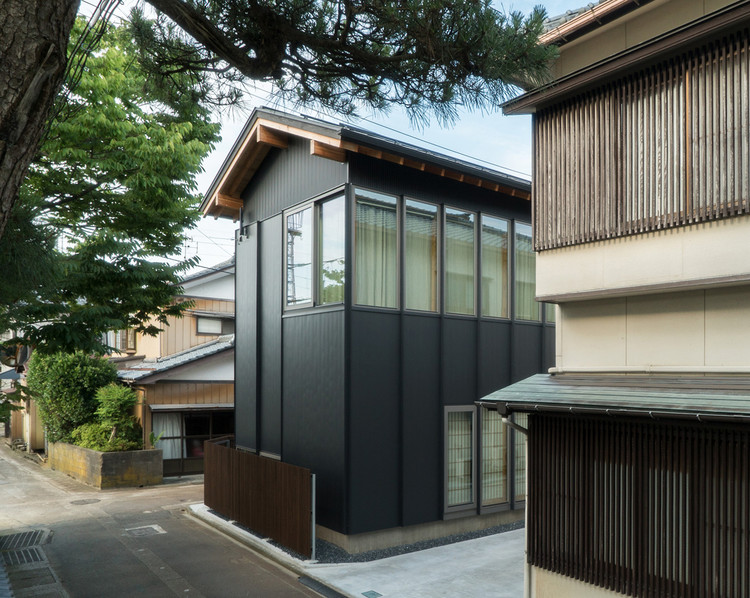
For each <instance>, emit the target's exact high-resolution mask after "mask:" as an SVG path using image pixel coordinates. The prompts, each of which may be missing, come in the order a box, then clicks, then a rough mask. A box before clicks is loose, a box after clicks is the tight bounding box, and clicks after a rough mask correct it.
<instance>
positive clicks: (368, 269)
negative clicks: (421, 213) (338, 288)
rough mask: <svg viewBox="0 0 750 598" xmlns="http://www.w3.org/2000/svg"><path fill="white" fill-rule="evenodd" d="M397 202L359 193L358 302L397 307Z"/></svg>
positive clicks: (356, 264) (380, 194)
mask: <svg viewBox="0 0 750 598" xmlns="http://www.w3.org/2000/svg"><path fill="white" fill-rule="evenodd" d="M396 206H397V200H396V198H395V197H393V196H391V195H384V194H382V193H374V192H372V191H364V190H362V189H358V190H357V192H356V225H355V231H354V238H355V255H356V258H355V259H356V262H355V278H356V285H355V301H356V303H359V304H361V305H373V306H377V307H398V300H397V299H398V259H397V257H398V234H397V232H398V230H397V222H398V218H397V212H396Z"/></svg>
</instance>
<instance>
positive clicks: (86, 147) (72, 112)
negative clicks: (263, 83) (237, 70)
mask: <svg viewBox="0 0 750 598" xmlns="http://www.w3.org/2000/svg"><path fill="white" fill-rule="evenodd" d="M82 28H83V23H82V21H78V22H77V24H76V26H75V28H74V32H73V36H72V38H71V47H72V46H73V45H74V43H75V41H76V39H77V36H78V35H80V32H81V30H82ZM71 76H73V75H71ZM175 79H176V80H179V79H180V76H179V75H175ZM69 87H72V84H71V85H69ZM181 88H182V91H183V92H184V93H182V94H180V95H179V96H176V95H173V94H171V93H170V91H169V90H165V89H164V88H163V87H160V86H158V85H155V84H154V81H152V80H151V79H150V78H149V77H148V76H147V75H146V74H145V73H144V72H143V71H142V70H141V69H140V68H139V63H138V61H137V60H136V57H135V54H134V51H133V47H132V43H131V40H130V38H129V37H128V35H127V32H126V31H125V30H124V29H118V28H115V27H110V28H109V29H108V30H107V32H106V34H105V35H104V36H103V38H102V40H101V42H100V44H99V46H98V49H97V50H96V51H95V52H91V54H90V56H88V59H87V61H86V66H85V69H84V70H83V72H82V73H81V76H80V81H79V82H78V84H77V85H76V87H75V91H74V93H70V94H67V97H63V96H61V97H60V98H58V104H57V106H56V114H57V116H56V118H55V119H54V120H53V121H52V123H51V126H50V130H49V133H48V135H47V137H46V139H45V141H44V144H43V145H42V147H41V150H40V152H39V154H38V155H37V157H36V159H35V161H34V162H33V163H32V165H31V168H30V171H29V175H28V177H27V180H26V183H25V184H24V186H23V187H22V189H21V196H20V201H19V202H18V203H17V204H16V206H15V208H14V210H13V216H12V218H11V220H10V222H9V224H8V227H7V234H6V235H5V236H4V237H3V238H2V239H0V255H1V256H3V257H2V259H0V279H2V280H3V281H7V283H8V284H7V285H6V284H3V285H2V286H0V305H2V307H0V330H5V329H15V330H17V331H19V336H20V337H21V338H22V339H23V341H24V342H26V343H27V344H32V345H35V346H36V347H37V350H39V351H43V352H50V353H52V352H56V351H73V350H76V349H82V350H85V351H88V352H102V351H104V350H105V349H106V347H104V346H103V344H102V333H103V332H105V331H108V330H116V329H124V328H134V329H136V330H138V331H140V332H145V333H147V334H156V333H157V332H158V331H159V329H160V328H159V326H160V324H161V323H164V322H165V321H166V318H167V316H168V315H172V314H174V315H177V314H180V313H182V311H183V310H184V308H185V307H186V304H185V303H181V302H175V297H176V295H177V294H178V293H179V292H180V289H179V286H178V285H177V282H178V280H179V277H180V274H181V273H182V272H184V270H185V269H186V268H188V267H189V266H190V265H191V263H192V262H183V263H180V264H177V265H173V264H169V263H166V262H165V261H163V260H159V259H155V258H157V256H168V255H171V254H174V253H176V252H178V251H179V247H180V245H181V243H182V240H183V234H184V231H185V229H186V228H189V227H191V226H193V225H194V224H195V222H196V219H197V218H198V213H197V204H198V198H197V196H196V195H195V194H194V192H195V176H196V175H197V173H198V172H200V168H201V166H200V165H201V160H202V159H203V157H204V156H205V155H206V154H207V153H208V151H209V150H210V149H211V147H212V146H213V144H214V143H215V142H216V140H217V139H218V126H217V125H215V124H212V123H211V122H210V118H209V111H208V108H207V106H206V105H205V103H204V102H202V100H201V96H200V91H199V90H198V89H197V88H196V90H195V91H191V90H190V83H189V82H184V84H181Z"/></svg>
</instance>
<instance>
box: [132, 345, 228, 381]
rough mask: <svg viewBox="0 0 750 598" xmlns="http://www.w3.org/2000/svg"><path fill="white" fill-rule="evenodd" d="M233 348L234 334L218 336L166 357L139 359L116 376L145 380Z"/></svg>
mask: <svg viewBox="0 0 750 598" xmlns="http://www.w3.org/2000/svg"><path fill="white" fill-rule="evenodd" d="M230 349H234V335H233V334H230V335H226V336H220V337H219V338H217V339H215V340H212V341H209V342H207V343H203V344H202V345H198V346H196V347H193V348H191V349H187V350H185V351H181V352H179V353H175V354H174V355H170V356H168V357H162V358H159V359H157V360H156V361H141V362H140V363H137V364H135V365H131V366H130V367H128V368H126V369H123V370H119V371H118V372H117V376H118V378H120V380H124V381H125V382H145V381H146V379H148V378H150V377H152V376H155V375H157V374H163V373H164V372H167V371H170V370H174V369H176V368H179V367H183V366H186V365H189V364H193V363H195V362H196V361H199V360H201V359H206V358H208V357H211V356H214V355H217V354H218V353H221V352H223V351H228V350H230Z"/></svg>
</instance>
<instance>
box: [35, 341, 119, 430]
mask: <svg viewBox="0 0 750 598" xmlns="http://www.w3.org/2000/svg"><path fill="white" fill-rule="evenodd" d="M115 380H117V370H116V369H115V366H114V364H112V363H111V362H110V361H108V360H106V359H103V358H100V357H92V356H90V355H87V354H86V353H84V352H82V351H77V352H75V353H55V354H49V355H45V354H42V353H39V352H34V354H33V355H32V357H31V360H30V361H29V371H28V374H27V377H26V383H27V386H28V389H29V392H30V394H31V396H32V398H34V399H35V400H36V402H37V405H38V407H39V414H40V416H41V418H42V423H43V424H44V427H45V430H46V431H47V438H48V439H49V440H50V441H51V442H59V441H69V440H70V439H71V433H72V432H73V430H75V429H76V428H77V427H79V426H81V425H83V424H85V423H88V422H91V421H93V420H94V418H95V416H96V410H97V408H98V407H99V403H98V401H97V400H96V393H97V391H98V390H99V389H100V388H102V387H103V386H106V385H107V384H110V383H112V382H114V381H115Z"/></svg>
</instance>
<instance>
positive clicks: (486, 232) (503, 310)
mask: <svg viewBox="0 0 750 598" xmlns="http://www.w3.org/2000/svg"><path fill="white" fill-rule="evenodd" d="M508 278H509V277H508V222H507V220H502V219H500V218H492V217H491V216H482V315H483V316H491V317H495V318H507V317H508Z"/></svg>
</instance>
